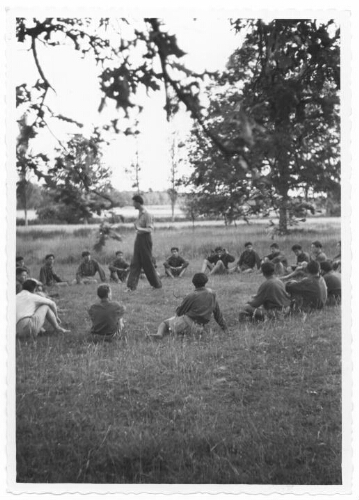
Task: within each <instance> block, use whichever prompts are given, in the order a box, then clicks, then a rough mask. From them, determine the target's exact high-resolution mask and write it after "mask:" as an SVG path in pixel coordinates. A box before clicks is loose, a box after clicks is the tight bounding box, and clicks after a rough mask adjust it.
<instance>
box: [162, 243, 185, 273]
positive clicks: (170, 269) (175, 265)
mask: <svg viewBox="0 0 359 500" xmlns="http://www.w3.org/2000/svg"><path fill="white" fill-rule="evenodd" d="M163 265H164V268H165V273H166V276H168V277H170V278H173V279H174V278H177V277H178V278H182V276H183V275H184V273H185V271H186V269H187V267H188V266H189V262H188V261H187V260H184V258H183V257H181V256H180V254H179V249H178V248H177V247H172V248H171V255H170V257H168V259H166V261H165V262H164V263H163Z"/></svg>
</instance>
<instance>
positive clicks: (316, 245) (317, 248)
mask: <svg viewBox="0 0 359 500" xmlns="http://www.w3.org/2000/svg"><path fill="white" fill-rule="evenodd" d="M311 251H312V253H311V254H310V260H313V261H315V262H319V264H320V263H321V262H324V261H325V260H327V256H326V255H325V253H324V252H323V245H322V244H321V243H320V241H318V240H316V241H313V243H312V244H311Z"/></svg>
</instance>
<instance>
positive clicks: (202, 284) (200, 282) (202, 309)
mask: <svg viewBox="0 0 359 500" xmlns="http://www.w3.org/2000/svg"><path fill="white" fill-rule="evenodd" d="M207 281H208V278H207V275H206V274H204V273H196V274H195V275H194V276H193V278H192V283H193V284H194V286H195V290H194V292H191V293H190V294H188V295H187V296H186V297H185V298H184V299H183V302H182V304H181V305H180V306H179V307H177V309H176V316H173V317H171V318H169V319H166V320H165V321H162V323H160V325H159V327H158V330H157V333H156V334H152V335H150V336H149V337H151V338H162V337H163V336H164V335H166V334H168V333H173V334H181V335H186V334H202V333H204V332H206V331H207V329H206V326H207V325H208V323H209V321H210V319H211V316H212V314H213V316H214V319H215V320H216V322H217V323H218V324H219V326H220V327H221V328H222V330H223V331H224V332H227V326H226V322H225V320H224V318H223V316H222V313H221V310H220V307H219V304H218V302H217V298H216V294H215V293H214V292H213V291H212V290H211V289H210V288H206V283H207Z"/></svg>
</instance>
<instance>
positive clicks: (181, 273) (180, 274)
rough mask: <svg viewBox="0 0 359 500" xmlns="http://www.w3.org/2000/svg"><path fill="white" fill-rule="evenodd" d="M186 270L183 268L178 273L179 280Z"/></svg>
mask: <svg viewBox="0 0 359 500" xmlns="http://www.w3.org/2000/svg"><path fill="white" fill-rule="evenodd" d="M186 269H187V267H185V268H184V269H182V271H181V272H180V273H179V275H178V277H179V278H182V276H183V275H184V273H185V272H186Z"/></svg>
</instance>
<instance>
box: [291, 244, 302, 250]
mask: <svg viewBox="0 0 359 500" xmlns="http://www.w3.org/2000/svg"><path fill="white" fill-rule="evenodd" d="M301 249H302V247H301V246H300V245H298V243H296V244H295V245H293V246H292V251H293V252H295V251H296V250H301Z"/></svg>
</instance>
